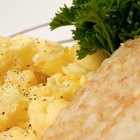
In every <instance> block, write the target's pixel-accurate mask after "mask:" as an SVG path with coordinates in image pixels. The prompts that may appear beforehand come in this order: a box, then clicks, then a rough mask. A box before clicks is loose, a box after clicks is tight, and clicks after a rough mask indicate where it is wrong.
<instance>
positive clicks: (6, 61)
mask: <svg viewBox="0 0 140 140" xmlns="http://www.w3.org/2000/svg"><path fill="white" fill-rule="evenodd" d="M77 49H79V46H78V45H75V46H73V47H71V48H67V47H63V46H61V45H60V44H58V43H54V42H51V41H46V40H40V39H36V38H31V37H26V36H21V35H20V36H17V37H16V38H15V39H10V38H8V37H0V140H39V138H40V137H41V136H42V135H43V134H44V132H45V130H46V129H47V127H49V126H50V125H51V124H52V123H53V122H54V120H55V118H56V116H57V114H58V113H59V112H60V111H61V110H62V109H63V108H64V107H66V106H67V105H68V104H69V102H70V101H71V100H72V99H73V98H74V96H75V94H76V92H77V91H78V90H79V88H80V87H82V86H83V85H84V84H86V83H87V82H88V81H89V80H92V79H93V74H94V72H95V70H96V69H97V68H98V67H99V66H100V64H101V62H102V61H103V60H104V59H105V58H106V57H107V56H106V55H105V54H103V53H101V52H98V53H96V54H93V55H90V56H87V57H85V58H83V59H82V60H78V59H77V57H76V50H77Z"/></svg>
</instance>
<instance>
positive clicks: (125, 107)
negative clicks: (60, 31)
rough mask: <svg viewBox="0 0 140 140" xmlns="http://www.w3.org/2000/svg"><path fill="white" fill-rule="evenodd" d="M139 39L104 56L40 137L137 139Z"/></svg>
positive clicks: (139, 118) (48, 139) (53, 139)
mask: <svg viewBox="0 0 140 140" xmlns="http://www.w3.org/2000/svg"><path fill="white" fill-rule="evenodd" d="M139 54H140V38H136V39H134V40H128V41H126V42H125V43H123V44H121V47H120V48H119V49H118V50H117V51H115V53H114V54H113V55H112V56H111V57H110V58H108V59H106V60H105V61H104V62H103V63H102V65H101V67H100V68H99V70H98V71H97V72H96V73H95V74H94V78H93V80H92V81H91V82H89V83H88V84H87V85H86V86H85V87H84V88H82V89H81V90H80V91H79V93H78V94H77V95H76V97H75V99H74V100H73V101H72V102H71V103H70V104H69V105H68V107H66V108H65V109H63V111H62V112H61V113H60V114H59V115H58V117H57V119H56V121H55V122H54V123H53V125H52V126H51V127H49V129H47V131H46V134H45V136H44V138H43V140H77V139H80V140H112V139H113V140H139V139H140V111H139V106H140V65H139V64H140V55H139Z"/></svg>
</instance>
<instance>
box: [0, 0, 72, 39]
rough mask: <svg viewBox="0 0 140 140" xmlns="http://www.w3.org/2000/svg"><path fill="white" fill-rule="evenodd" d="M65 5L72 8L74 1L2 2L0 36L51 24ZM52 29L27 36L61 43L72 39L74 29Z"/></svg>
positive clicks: (11, 0)
mask: <svg viewBox="0 0 140 140" xmlns="http://www.w3.org/2000/svg"><path fill="white" fill-rule="evenodd" d="M64 4H67V5H68V6H71V4H72V0H0V35H3V36H10V35H12V34H14V33H17V32H20V31H23V30H26V29H29V28H31V27H34V26H38V25H41V24H44V23H47V22H50V21H51V19H52V18H53V17H54V15H55V13H56V12H57V11H58V10H59V7H62V6H63V5H64ZM49 28H50V27H48V26H47V27H44V28H40V29H37V30H34V31H31V32H28V33H25V34H27V35H30V36H33V37H38V38H42V39H48V40H52V41H61V40H66V39H70V38H72V34H71V31H70V30H71V29H73V27H63V28H59V29H56V30H54V31H52V32H51V31H50V29H49Z"/></svg>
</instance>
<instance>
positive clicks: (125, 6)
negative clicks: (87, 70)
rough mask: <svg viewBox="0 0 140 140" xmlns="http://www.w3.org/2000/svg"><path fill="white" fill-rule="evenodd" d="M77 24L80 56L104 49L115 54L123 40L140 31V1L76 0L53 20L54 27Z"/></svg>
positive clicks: (76, 34) (76, 30)
mask: <svg viewBox="0 0 140 140" xmlns="http://www.w3.org/2000/svg"><path fill="white" fill-rule="evenodd" d="M66 25H74V26H75V30H73V31H72V32H73V38H74V39H75V40H79V44H80V50H78V51H77V53H78V57H79V59H81V58H83V57H85V56H86V55H90V54H93V53H95V52H96V51H103V52H105V53H106V54H108V55H111V54H112V53H113V52H114V51H115V50H116V49H117V48H118V47H119V45H120V43H121V42H124V41H125V40H127V39H129V38H134V37H135V36H137V35H139V34H140V0H73V4H72V6H71V7H70V8H69V7H67V6H66V5H64V7H63V8H60V12H58V13H56V15H55V17H54V19H53V20H52V22H51V23H50V26H51V29H52V30H53V29H55V28H58V27H60V26H66Z"/></svg>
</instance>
